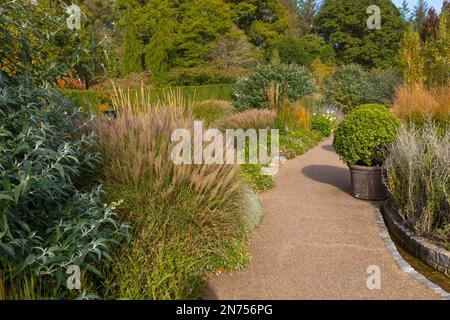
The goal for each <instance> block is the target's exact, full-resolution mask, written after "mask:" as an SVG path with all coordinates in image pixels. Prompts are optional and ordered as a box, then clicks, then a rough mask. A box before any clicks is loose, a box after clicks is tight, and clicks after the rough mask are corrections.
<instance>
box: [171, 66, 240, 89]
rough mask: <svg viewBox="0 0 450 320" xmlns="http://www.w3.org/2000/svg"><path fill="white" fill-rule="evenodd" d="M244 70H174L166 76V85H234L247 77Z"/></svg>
mask: <svg viewBox="0 0 450 320" xmlns="http://www.w3.org/2000/svg"><path fill="white" fill-rule="evenodd" d="M247 73H248V71H247V70H246V69H235V70H233V69H219V68H212V67H196V68H176V69H172V70H171V71H170V72H169V75H168V79H167V81H168V83H169V84H170V85H173V86H196V85H208V84H223V83H234V82H236V81H237V79H238V78H239V77H243V76H245V75H247Z"/></svg>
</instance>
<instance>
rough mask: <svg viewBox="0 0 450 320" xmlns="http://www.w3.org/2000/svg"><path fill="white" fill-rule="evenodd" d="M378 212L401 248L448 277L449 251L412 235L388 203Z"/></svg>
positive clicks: (449, 271) (449, 270)
mask: <svg viewBox="0 0 450 320" xmlns="http://www.w3.org/2000/svg"><path fill="white" fill-rule="evenodd" d="M380 211H381V214H382V215H383V219H384V221H385V222H386V226H387V228H388V229H389V231H390V232H391V233H392V235H393V236H394V237H395V238H396V240H397V241H399V243H400V245H401V246H402V247H404V248H405V249H406V250H407V251H408V252H410V253H411V254H412V255H413V256H415V257H416V258H417V259H419V260H421V261H422V262H424V263H426V264H427V265H429V266H430V267H432V268H434V269H436V270H438V271H439V272H442V273H444V274H446V275H447V276H450V252H449V251H447V250H445V249H443V248H440V247H438V246H437V245H435V244H433V243H432V242H430V241H429V240H427V239H425V238H423V237H420V236H417V235H416V234H414V233H413V232H412V231H411V230H410V229H408V228H407V227H406V226H405V225H404V223H403V222H402V221H401V218H400V216H399V215H398V213H397V212H396V211H395V210H394V209H393V208H392V207H391V206H390V205H389V201H385V202H384V203H383V204H382V205H381V210H380Z"/></svg>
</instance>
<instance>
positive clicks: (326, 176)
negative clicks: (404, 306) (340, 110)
mask: <svg viewBox="0 0 450 320" xmlns="http://www.w3.org/2000/svg"><path fill="white" fill-rule="evenodd" d="M331 143H332V140H331V139H327V140H325V141H324V142H322V143H321V144H320V145H319V146H317V147H316V148H314V149H312V150H311V151H309V152H308V153H306V154H305V155H303V156H301V157H298V158H296V159H293V160H291V161H288V162H287V163H286V164H284V165H283V166H282V167H281V169H280V172H279V173H278V175H277V176H276V177H275V182H276V186H275V188H274V189H272V190H269V191H267V192H265V193H263V194H261V198H262V201H263V203H264V206H265V209H266V213H265V216H264V220H263V222H262V224H261V226H260V227H259V228H258V230H257V231H256V234H255V236H254V237H253V239H252V241H251V244H250V252H251V255H252V262H251V264H250V266H249V267H248V269H246V270H245V271H236V272H233V273H232V274H221V275H219V276H217V277H213V278H211V279H209V280H208V282H207V288H206V291H205V294H204V298H205V299H227V300H234V299H239V300H241V299H256V300H259V299H287V300H290V299H439V298H440V297H439V296H437V295H436V294H435V293H433V291H432V290H431V289H429V288H427V287H425V286H423V285H422V284H421V283H419V282H418V281H416V280H415V279H413V278H411V277H410V276H408V275H407V274H406V273H404V272H402V271H401V270H400V269H399V267H398V266H397V265H396V263H395V262H394V260H393V259H392V257H391V256H390V254H389V253H388V251H387V249H386V247H385V245H384V243H383V241H382V239H381V237H380V234H379V229H378V226H377V222H376V219H375V215H374V206H375V205H376V204H374V203H370V202H366V201H361V200H357V199H355V198H353V197H352V196H351V195H350V177H349V171H348V168H347V167H346V166H345V165H344V164H342V162H341V161H340V160H339V158H338V156H337V155H336V153H335V152H334V150H333V147H332V145H331ZM369 266H379V267H380V270H381V289H379V290H369V289H368V288H367V279H368V274H367V269H368V267H369Z"/></svg>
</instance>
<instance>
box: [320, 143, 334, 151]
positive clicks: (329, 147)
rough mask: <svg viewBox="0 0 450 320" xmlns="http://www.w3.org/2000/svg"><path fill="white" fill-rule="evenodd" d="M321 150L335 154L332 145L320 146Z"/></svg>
mask: <svg viewBox="0 0 450 320" xmlns="http://www.w3.org/2000/svg"><path fill="white" fill-rule="evenodd" d="M322 149H323V150H326V151H330V152H334V153H336V151H335V150H334V148H333V145H332V144H326V145H324V146H322Z"/></svg>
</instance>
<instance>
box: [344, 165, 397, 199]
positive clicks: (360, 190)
mask: <svg viewBox="0 0 450 320" xmlns="http://www.w3.org/2000/svg"><path fill="white" fill-rule="evenodd" d="M350 173H351V177H352V186H353V196H354V197H355V198H358V199H362V200H373V201H376V200H384V199H387V198H388V197H389V193H388V190H387V188H386V186H385V185H384V184H383V176H382V169H381V168H380V167H364V166H357V165H354V166H350Z"/></svg>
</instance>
